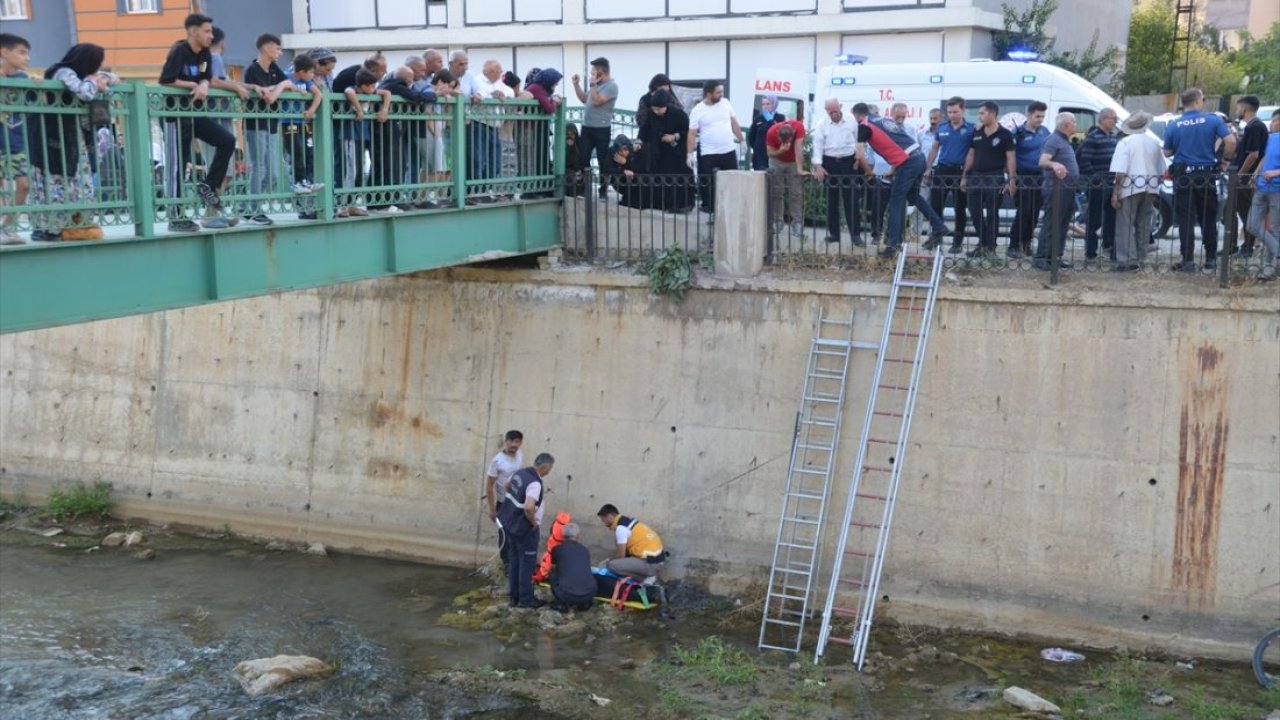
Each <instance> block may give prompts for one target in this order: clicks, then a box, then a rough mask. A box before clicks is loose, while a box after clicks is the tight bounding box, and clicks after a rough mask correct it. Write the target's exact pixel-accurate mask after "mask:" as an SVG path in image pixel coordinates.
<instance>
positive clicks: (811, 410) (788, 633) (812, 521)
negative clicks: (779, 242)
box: [759, 310, 876, 653]
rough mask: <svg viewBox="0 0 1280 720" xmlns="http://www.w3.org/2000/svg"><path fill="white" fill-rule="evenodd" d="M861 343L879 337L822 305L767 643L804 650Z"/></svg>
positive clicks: (765, 621) (781, 530)
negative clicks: (858, 333) (852, 366)
mask: <svg viewBox="0 0 1280 720" xmlns="http://www.w3.org/2000/svg"><path fill="white" fill-rule="evenodd" d="M858 347H861V348H872V349H874V348H875V347H876V345H875V343H869V342H855V341H854V339H853V317H852V316H850V317H849V318H848V319H847V320H845V319H840V320H831V319H828V318H827V316H826V311H825V310H820V311H819V313H818V326H817V332H816V335H815V337H814V338H813V344H812V345H810V347H809V361H808V365H807V366H806V370H805V377H804V389H803V390H802V391H801V393H800V410H799V412H797V413H796V424H795V431H794V433H793V435H792V438H791V462H790V464H789V465H788V467H787V484H786V490H785V491H784V492H783V495H782V516H781V518H780V519H779V521H778V536H777V539H776V540H775V541H774V547H773V566H772V568H771V569H770V571H769V586H768V591H767V593H766V594H765V600H764V613H763V617H762V618H761V622H760V640H759V647H760V649H762V650H783V651H786V652H792V653H794V652H799V650H800V641H801V638H802V636H803V635H804V623H805V619H806V618H807V616H808V614H809V596H810V592H811V591H812V589H813V586H814V573H815V571H816V570H817V568H818V566H819V562H818V559H819V556H820V554H821V539H822V523H823V518H824V516H825V514H826V505H827V496H828V494H829V492H830V489H831V476H832V474H833V473H834V472H835V465H836V446H837V445H838V444H839V441H840V421H841V418H842V417H843V415H844V397H845V380H846V378H847V377H848V374H849V356H850V355H851V354H852V352H853V349H854V348H858Z"/></svg>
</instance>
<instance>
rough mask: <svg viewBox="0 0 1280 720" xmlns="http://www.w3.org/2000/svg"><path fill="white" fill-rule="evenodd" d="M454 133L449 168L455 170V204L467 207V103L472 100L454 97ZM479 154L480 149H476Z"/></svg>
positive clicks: (459, 96) (451, 137)
mask: <svg viewBox="0 0 1280 720" xmlns="http://www.w3.org/2000/svg"><path fill="white" fill-rule="evenodd" d="M451 100H452V101H453V131H452V132H451V133H450V135H449V138H450V140H451V142H450V144H451V145H452V146H453V147H451V148H450V150H449V154H450V155H451V156H452V157H451V158H450V163H449V166H450V168H451V169H452V170H453V203H454V206H455V207H458V208H464V207H466V206H467V170H466V167H467V103H468V102H470V100H471V99H470V98H464V97H463V96H461V95H454V96H453V97H452V98H451ZM476 151H477V152H479V151H480V148H476Z"/></svg>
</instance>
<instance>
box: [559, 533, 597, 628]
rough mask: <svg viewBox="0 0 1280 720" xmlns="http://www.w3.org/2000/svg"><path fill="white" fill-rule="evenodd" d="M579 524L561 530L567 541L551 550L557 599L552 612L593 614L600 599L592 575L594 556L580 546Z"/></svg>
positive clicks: (594, 577)
mask: <svg viewBox="0 0 1280 720" xmlns="http://www.w3.org/2000/svg"><path fill="white" fill-rule="evenodd" d="M578 533H579V529H578V524H577V523H569V524H567V525H565V526H564V528H563V529H561V531H560V534H561V537H563V538H564V539H563V540H562V541H561V542H560V544H559V545H556V546H555V547H554V548H552V549H551V566H552V568H553V569H552V571H551V593H552V594H553V595H555V596H556V602H555V603H554V604H553V605H552V606H551V609H552V610H559V611H560V612H567V611H568V610H570V609H573V610H590V609H591V603H592V602H594V601H595V597H596V576H595V574H594V573H592V572H591V553H590V552H588V551H587V549H586V548H585V547H583V546H582V544H581V543H579V542H578Z"/></svg>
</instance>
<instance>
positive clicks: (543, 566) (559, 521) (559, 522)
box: [533, 510, 573, 583]
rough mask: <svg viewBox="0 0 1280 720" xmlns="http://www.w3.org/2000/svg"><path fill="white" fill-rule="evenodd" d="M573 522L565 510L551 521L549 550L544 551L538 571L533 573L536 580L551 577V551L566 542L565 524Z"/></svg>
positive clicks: (539, 581)
mask: <svg viewBox="0 0 1280 720" xmlns="http://www.w3.org/2000/svg"><path fill="white" fill-rule="evenodd" d="M571 522H573V517H572V516H570V515H569V513H567V512H565V511H563V510H561V511H560V512H558V513H556V520H555V522H553V523H551V534H550V535H548V536H547V551H546V552H544V553H542V562H541V563H539V564H538V569H537V571H536V572H534V573H533V581H534V582H536V583H544V582H546V581H547V579H548V578H550V577H551V551H552V550H555V549H556V546H557V545H559V544H560V543H562V542H564V526H565V525H568V524H569V523H571Z"/></svg>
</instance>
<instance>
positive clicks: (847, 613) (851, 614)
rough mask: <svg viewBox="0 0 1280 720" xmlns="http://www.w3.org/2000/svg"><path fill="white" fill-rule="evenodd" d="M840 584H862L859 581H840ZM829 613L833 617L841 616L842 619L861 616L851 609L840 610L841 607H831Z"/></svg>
mask: <svg viewBox="0 0 1280 720" xmlns="http://www.w3.org/2000/svg"><path fill="white" fill-rule="evenodd" d="M840 582H848V583H856V584H858V585H861V584H862V581H861V580H841V581H840ZM831 612H832V614H834V615H842V616H844V617H858V616H859V615H861V614H862V613H860V612H858V611H857V610H854V609H852V608H842V607H833V608H831Z"/></svg>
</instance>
